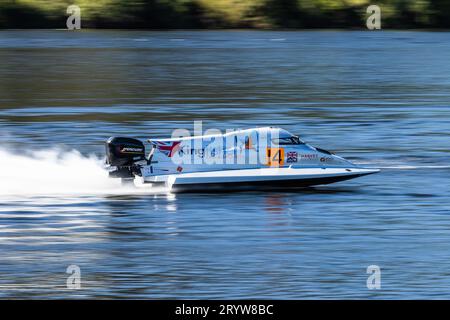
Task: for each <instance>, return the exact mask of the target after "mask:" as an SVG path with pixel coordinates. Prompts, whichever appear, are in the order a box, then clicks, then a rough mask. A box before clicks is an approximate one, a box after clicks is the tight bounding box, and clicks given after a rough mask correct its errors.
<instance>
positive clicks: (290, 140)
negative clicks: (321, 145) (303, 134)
mask: <svg viewBox="0 0 450 320" xmlns="http://www.w3.org/2000/svg"><path fill="white" fill-rule="evenodd" d="M272 142H273V143H274V144H275V145H280V146H282V145H299V144H305V143H304V142H303V141H302V140H300V138H299V137H298V136H291V137H285V138H276V139H272Z"/></svg>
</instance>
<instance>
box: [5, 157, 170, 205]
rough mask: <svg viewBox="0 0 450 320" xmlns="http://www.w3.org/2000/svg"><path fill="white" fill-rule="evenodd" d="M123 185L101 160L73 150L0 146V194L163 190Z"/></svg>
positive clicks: (106, 193)
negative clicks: (23, 149) (15, 150)
mask: <svg viewBox="0 0 450 320" xmlns="http://www.w3.org/2000/svg"><path fill="white" fill-rule="evenodd" d="M150 189H151V188H146V189H136V188H133V187H125V186H122V185H121V183H120V180H119V179H111V178H109V177H108V172H107V171H106V170H105V169H104V168H103V160H101V159H99V158H97V157H95V156H83V155H82V154H81V153H79V152H78V151H76V150H72V151H62V150H58V149H51V150H46V151H30V152H27V153H25V154H16V153H13V152H11V151H9V150H6V149H0V196H5V195H8V196H9V195H15V196H26V195H49V196H52V195H108V194H116V195H117V194H141V193H155V192H162V190H157V189H151V190H150Z"/></svg>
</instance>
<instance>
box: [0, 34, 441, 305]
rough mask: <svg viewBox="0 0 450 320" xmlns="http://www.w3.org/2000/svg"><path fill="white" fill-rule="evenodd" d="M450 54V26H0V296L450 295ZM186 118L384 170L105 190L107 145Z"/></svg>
mask: <svg viewBox="0 0 450 320" xmlns="http://www.w3.org/2000/svg"><path fill="white" fill-rule="evenodd" d="M449 52H450V33H447V32H438V33H431V32H389V31H382V32H368V31H367V32H341V31H307V32H306V31H305V32H302V31H292V32H270V31H198V32H195V31H171V32H149V31H145V32H144V31H139V32H134V31H133V32H132V31H83V32H66V31H0V61H1V64H0V145H1V146H0V168H7V169H3V170H2V169H0V191H1V193H0V252H1V259H0V297H1V298H157V299H161V298H213V299H216V298H275V299H301V298H343V299H355V298H375V299H390V298H396V299H405V298H414V299H416V298H450V290H448V288H450V271H449V270H450V255H449V252H450V214H449V213H450V202H449V200H448V196H449V194H450V184H449V178H450V164H449V161H448V159H449V152H450V139H449V136H450V133H449V131H448V129H449V128H450V77H449V74H450V63H449V61H450V59H449V58H450V54H449ZM194 120H202V121H203V125H204V128H205V129H208V128H217V129H221V130H225V129H228V128H248V127H253V126H264V125H273V126H280V127H283V128H285V129H287V130H290V131H291V132H294V133H297V134H299V135H300V136H301V138H302V139H303V140H305V141H307V142H308V143H310V144H312V145H315V146H319V147H323V148H325V149H328V150H331V151H333V152H335V153H337V154H338V155H341V156H344V157H346V158H348V159H350V160H352V161H354V162H356V163H359V164H363V165H366V166H370V167H380V168H382V172H381V173H380V174H377V175H371V176H367V177H363V178H360V179H356V180H351V181H346V182H341V183H338V184H334V185H329V186H322V187H316V188H314V189H308V190H304V191H296V192H282V193H280V192H244V193H236V192H231V193H224V194H213V195H211V194H177V195H173V194H168V193H167V192H165V191H164V190H146V191H135V190H129V189H125V188H121V187H117V186H116V185H114V184H111V183H110V182H109V180H105V178H104V177H103V171H102V169H101V161H102V157H103V144H102V143H103V141H104V140H105V139H107V138H108V137H109V136H111V135H127V136H134V137H138V138H142V139H147V138H149V137H154V136H157V137H167V136H170V135H171V132H172V130H173V129H176V128H184V129H188V130H192V129H193V121H194ZM74 150H76V151H74ZM73 264H75V265H78V266H79V267H80V269H81V289H79V290H73V289H68V288H66V279H67V277H68V276H69V275H68V274H66V268H67V267H68V266H69V265H73ZM369 265H378V266H379V267H380V268H381V289H380V290H369V289H367V286H366V280H367V277H368V274H366V268H367V267H368V266H369Z"/></svg>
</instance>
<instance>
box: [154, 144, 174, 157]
mask: <svg viewBox="0 0 450 320" xmlns="http://www.w3.org/2000/svg"><path fill="white" fill-rule="evenodd" d="M152 142H153V145H155V146H156V148H157V149H158V150H159V151H161V152H162V153H164V154H165V155H166V156H168V157H169V158H171V157H172V156H173V155H174V154H175V152H177V151H178V150H179V149H180V147H181V145H180V143H181V141H152Z"/></svg>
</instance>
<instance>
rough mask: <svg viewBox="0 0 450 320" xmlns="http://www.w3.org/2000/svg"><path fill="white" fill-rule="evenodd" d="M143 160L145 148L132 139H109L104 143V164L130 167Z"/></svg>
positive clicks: (140, 142) (138, 141) (139, 142)
mask: <svg viewBox="0 0 450 320" xmlns="http://www.w3.org/2000/svg"><path fill="white" fill-rule="evenodd" d="M141 160H145V146H144V144H143V143H142V141H140V140H137V139H133V138H124V137H111V138H109V139H108V140H107V141H106V163H107V164H109V165H111V166H115V167H119V168H120V167H131V166H133V164H134V163H135V162H137V161H141Z"/></svg>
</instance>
